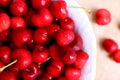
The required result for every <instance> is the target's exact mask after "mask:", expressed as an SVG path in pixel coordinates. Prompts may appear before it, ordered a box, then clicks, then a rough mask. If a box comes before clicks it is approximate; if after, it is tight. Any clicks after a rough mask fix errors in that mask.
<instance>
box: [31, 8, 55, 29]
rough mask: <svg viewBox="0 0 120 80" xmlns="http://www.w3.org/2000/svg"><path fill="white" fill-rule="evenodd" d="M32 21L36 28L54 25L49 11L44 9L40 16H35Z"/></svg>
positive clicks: (40, 11) (41, 10)
mask: <svg viewBox="0 0 120 80" xmlns="http://www.w3.org/2000/svg"><path fill="white" fill-rule="evenodd" d="M31 20H32V23H33V25H35V26H36V27H45V26H49V25H50V24H51V23H52V20H53V18H52V14H51V13H50V11H49V10H48V9H46V8H42V9H40V10H39V12H38V14H33V16H32V17H31Z"/></svg>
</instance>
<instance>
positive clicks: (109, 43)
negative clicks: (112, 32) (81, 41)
mask: <svg viewBox="0 0 120 80" xmlns="http://www.w3.org/2000/svg"><path fill="white" fill-rule="evenodd" d="M102 46H103V48H104V49H105V50H106V51H107V52H108V53H113V52H115V51H116V50H117V49H118V44H117V43H116V42H115V41H114V40H112V39H104V40H103V42H102Z"/></svg>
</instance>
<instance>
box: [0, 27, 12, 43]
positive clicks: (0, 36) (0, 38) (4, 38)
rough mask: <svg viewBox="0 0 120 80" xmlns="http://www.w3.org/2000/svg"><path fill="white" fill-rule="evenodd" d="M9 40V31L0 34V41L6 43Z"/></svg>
mask: <svg viewBox="0 0 120 80" xmlns="http://www.w3.org/2000/svg"><path fill="white" fill-rule="evenodd" d="M10 39H11V30H10V29H7V30H5V31H2V32H0V41H1V42H7V41H10Z"/></svg>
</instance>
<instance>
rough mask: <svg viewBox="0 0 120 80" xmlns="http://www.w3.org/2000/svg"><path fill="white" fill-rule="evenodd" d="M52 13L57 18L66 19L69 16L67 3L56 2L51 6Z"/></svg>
mask: <svg viewBox="0 0 120 80" xmlns="http://www.w3.org/2000/svg"><path fill="white" fill-rule="evenodd" d="M50 11H51V13H52V15H53V16H54V17H55V18H58V19H64V18H66V17H67V16H68V11H67V4H66V2H65V1H63V0H61V1H54V2H53V3H52V4H51V6H50Z"/></svg>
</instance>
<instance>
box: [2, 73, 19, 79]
mask: <svg viewBox="0 0 120 80" xmlns="http://www.w3.org/2000/svg"><path fill="white" fill-rule="evenodd" d="M0 80H17V79H16V76H15V75H14V74H13V73H12V72H10V71H3V72H2V73H1V74H0Z"/></svg>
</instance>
